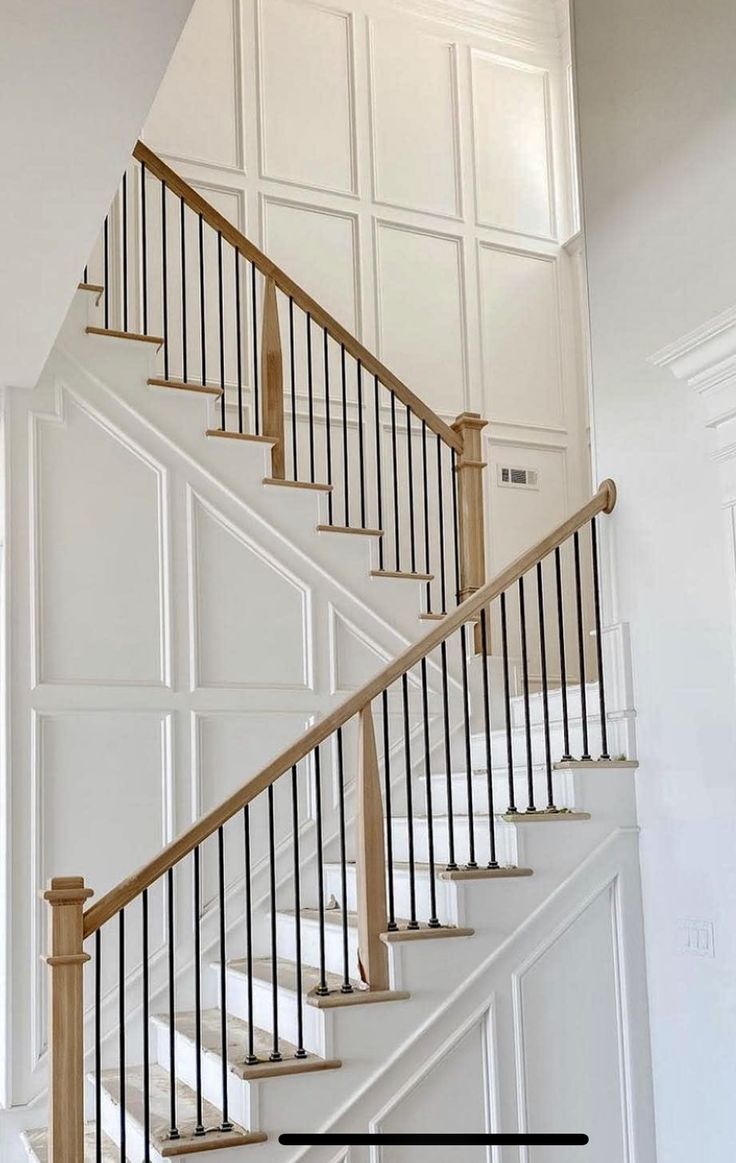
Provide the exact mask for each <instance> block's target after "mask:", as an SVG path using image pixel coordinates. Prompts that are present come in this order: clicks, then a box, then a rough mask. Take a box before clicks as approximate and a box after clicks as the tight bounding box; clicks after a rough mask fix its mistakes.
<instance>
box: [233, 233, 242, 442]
mask: <svg viewBox="0 0 736 1163" xmlns="http://www.w3.org/2000/svg"><path fill="white" fill-rule="evenodd" d="M235 367H236V372H237V377H238V432H242V431H243V343H242V324H241V320H240V251H239V250H238V248H237V247H236V248H235Z"/></svg>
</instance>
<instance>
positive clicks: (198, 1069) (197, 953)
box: [193, 845, 204, 1135]
mask: <svg viewBox="0 0 736 1163" xmlns="http://www.w3.org/2000/svg"><path fill="white" fill-rule="evenodd" d="M193 856H194V1053H195V1063H194V1074H195V1092H196V1103H197V1115H196V1124H195V1127H194V1133H195V1135H203V1134H204V1122H203V1121H202V931H201V921H202V894H201V890H200V870H199V845H197V847H196V848H195V849H194V853H193Z"/></svg>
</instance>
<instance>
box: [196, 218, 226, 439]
mask: <svg viewBox="0 0 736 1163" xmlns="http://www.w3.org/2000/svg"><path fill="white" fill-rule="evenodd" d="M198 226H199V230H198V235H199V346H200V353H199V354H200V362H201V374H202V384H203V385H205V386H206V384H207V307H206V304H205V296H204V286H205V270H204V219H203V218H202V215H201V214H200V215H199V223H198ZM224 403H225V397H224V396H223V397H222V401H221V406H224ZM222 426H223V428H224V427H225V421H224V419H223V422H222Z"/></svg>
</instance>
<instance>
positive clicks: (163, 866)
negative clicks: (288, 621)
mask: <svg viewBox="0 0 736 1163" xmlns="http://www.w3.org/2000/svg"><path fill="white" fill-rule="evenodd" d="M615 504H616V485H615V483H614V482H613V481H612V480H610V479H609V480H605V481H604V482H603V484H602V485H601V486H600V488H599V489H598V492H597V493H595V495H594V496H593V497H591V499H590V500H589V501H588V502H587V503H586V504H585V505H583V506H582V508H580V509H578V510H577V512H576V513H573V515H572V516H571V517H568V518H567V520H566V521H563V522H562V524H561V525H558V526H557V528H556V529H554V530H553V531H552V532H551V533H549V534H548V535H547V536H546V537H545V538H543V539H542V540H541V541H539V542H537V544H536V545H533V546H532V547H531V548H530V549H527V550H526V551H525V552H524V553H522V554H521V555H520V556H519V557H517V558H516V559H515V560H514V561H512V562H511V564H510V565H507V566H506V568H505V569H503V570H502V571H501V572H500V573H499V574H496V576H495V577H494V578H492V579H491V581H489V582H487V583H486V584H485V585H484V586H482V587H481V589H479V590H476V592H475V593H474V594H473V595H472V597H470V598H467V599H466V601H464V602H463V603H462V604H461V605H459V606H458V607H457V609H455V610H453V612H452V613H451V614H448V615H447V616H446V617H445V618H443V620H442V621H441V622H439V623H438V624H437V625H436V626H435V627H434V629H432V630H430V631H429V633H427V634H425V635H424V637H423V638H420V639H419V640H418V641H417V642H415V643H414V644H413V645H412V646H410V647H409V648H408V650H405V651H404V653H403V654H400V655H399V657H398V658H395V659H394V661H393V662H391V663H390V664H389V665H388V666H387V667H386V668H385V669H384V670H382V671H381V672H380V674H377V675H376V676H375V678H372V679H371V680H370V681H369V682H367V683H366V684H365V686H363V687H361V689H360V690H359V691H356V692H355V693H354V694H352V695H350V696H349V697H348V698H347V699H345V701H344V702H342V703H341V704H340V706H339V707H337V708H336V709H335V710H334V711H332V712H331V713H330V714H329V715H326V716H325V718H324V719H321V720H320V722H319V723H316V724H315V725H314V727H312V728H310V730H309V731H307V732H306V734H304V735H302V736H301V737H300V738H299V739H297V740H296V741H295V742H294V743H292V744H291V745H290V746H289V747H287V748H286V750H285V751H282V752H281V754H280V755H279V756H277V757H276V759H273V760H271V762H270V763H269V764H267V765H266V767H264V768H263V769H262V771H260V772H259V773H258V775H255V776H254V777H253V778H252V779H250V780H249V781H248V782H247V783H246V784H244V785H243V787H241V788H239V789H238V791H236V792H233V794H232V795H231V796H229V797H228V798H227V799H226V800H223V801H222V803H221V804H219V805H218V806H217V807H215V808H213V809H212V811H211V812H208V813H207V815H206V816H203V817H202V819H201V820H198V821H197V823H196V824H194V825H193V826H192V827H191V828H189V829H188V830H187V831H186V832H184V833H182V835H181V836H179V837H178V838H177V839H176V840H173V841H172V842H171V843H170V844H168V845H167V846H166V848H164V849H163V850H162V851H161V852H160V853H159V854H158V856H155V857H154V858H153V860H151V861H149V863H148V864H146V865H144V867H143V868H141V869H139V871H138V872H136V873H134V874H133V875H132V876H129V877H127V878H126V879H125V880H123V881H121V883H120V884H119V885H117V886H116V887H115V888H113V889H111V890H110V891H109V892H108V893H106V894H105V896H103V897H101V898H100V900H99V901H97V902H96V904H94V905H92V906H91V907H90V908H88V909H87V910H86V911H85V913H84V936H85V939H86V938H87V937H90V936H92V934H93V933H94V932H96V930H97V929H99V928H101V926H102V925H104V924H105V923H106V922H107V921H109V920H110V918H111V917H114V916H115V915H116V913H118V912H119V911H120V909H122V908H125V906H126V905H128V904H129V903H130V902H131V901H132V900H134V899H135V898H136V897H137V896H139V895H140V893H142V892H143V890H144V889H146V888H150V886H151V885H152V884H154V883H155V882H156V881H157V880H158V879H159V877H161V876H163V875H164V873H166V872H168V871H169V869H170V868H173V867H174V865H175V864H178V863H179V861H180V860H182V859H183V858H184V857H185V856H187V855H188V854H189V853H190V852H192V851H193V850H194V849H195V848H196V847H197V846H198V845H199V844H202V843H203V842H204V841H205V840H206V839H207V838H208V837H209V836H211V835H212V834H213V833H214V832H216V831H217V829H218V828H219V827H221V826H222V825H223V824H225V823H227V821H228V820H229V819H230V818H231V817H232V816H234V815H235V813H236V812H239V811H241V810H242V809H243V808H244V807H245V806H246V804H249V803H251V802H252V801H253V800H254V799H255V798H256V796H258V795H260V794H261V792H262V791H265V790H266V788H267V787H268V786H269V784H272V783H275V782H276V780H277V779H279V778H280V777H281V776H282V775H283V774H284V773H285V772H286V771H288V770H289V769H290V768H291V767H293V766H294V765H295V764H297V763H300V762H301V761H302V760H303V759H304V758H305V757H306V756H307V755H309V754H310V752H312V751H313V750H314V749H315V748H316V747H318V746H319V744H320V743H324V741H325V739H328V738H329V736H330V735H332V733H333V732H334V731H336V730H337V729H338V727H342V726H344V725H345V723H347V722H348V721H349V720H350V719H352V718H353V716H355V715H358V714H360V712H361V711H362V710H364V709H365V708H366V707H368V706H369V705H370V703H371V702H372V701H373V699H375V698H376V697H377V696H378V695H380V694H382V692H383V691H384V690H386V689H387V688H388V687H390V686H391V684H392V683H393V682H395V681H396V679H397V678H400V677H401V676H402V675H403V674H405V673H406V671H408V670H410V669H411V668H412V666H416V664H417V663H418V662H421V660H422V659H423V658H426V656H427V655H428V654H430V653H431V651H432V650H434V649H435V648H436V647H437V646H439V645H440V644H441V643H442V642H444V641H445V640H446V639H447V638H449V637H450V635H451V634H454V632H455V631H456V630H457V629H459V628H460V626H462V625H463V624H464V623H467V622H470V621H471V620H472V619H473V618H474V616H475V615H476V614H478V613H479V612H480V610H481V609H482V608H483V607H485V606H488V605H490V603H491V602H492V601H493V600H494V598H497V597H498V596H499V594H501V593H503V592H504V591H505V590H507V589H508V588H509V586H511V585H513V584H514V582H516V581H518V579H519V578H520V577H522V576H523V575H524V574H525V573H528V571H529V570H530V569H532V568H533V567H534V566H535V565H536V564H537V562H539V561H541V560H542V559H543V558H545V557H546V556H547V555H548V554H549V553H551V552H552V550H553V549H556V548H557V546H558V545H562V544H563V542H565V541H566V540H567V539H568V537H571V536H572V534H573V533H575V532H576V531H577V530H578V529H581V528H582V527H583V525H585V524H587V522H588V521H590V520H591V518H593V517H595V516H596V514H598V513H610V512H612V511H613V508H614V506H615Z"/></svg>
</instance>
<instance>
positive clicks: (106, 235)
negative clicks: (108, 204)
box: [102, 214, 110, 328]
mask: <svg viewBox="0 0 736 1163" xmlns="http://www.w3.org/2000/svg"><path fill="white" fill-rule="evenodd" d="M102 237H103V243H102V250H103V273H104V281H105V300H104V302H105V328H108V327H109V326H110V215H109V214H108V216H107V218H106V219H105V225H104V227H103V229H102Z"/></svg>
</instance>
